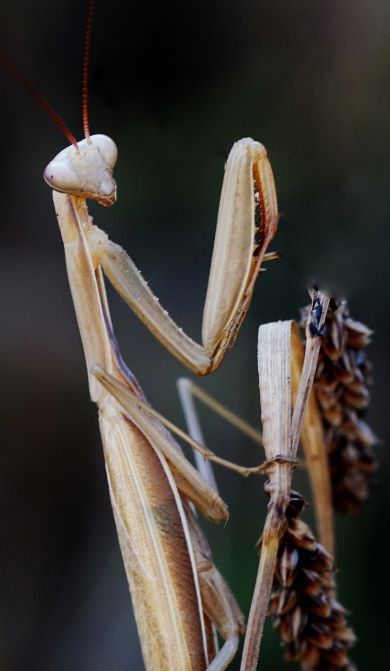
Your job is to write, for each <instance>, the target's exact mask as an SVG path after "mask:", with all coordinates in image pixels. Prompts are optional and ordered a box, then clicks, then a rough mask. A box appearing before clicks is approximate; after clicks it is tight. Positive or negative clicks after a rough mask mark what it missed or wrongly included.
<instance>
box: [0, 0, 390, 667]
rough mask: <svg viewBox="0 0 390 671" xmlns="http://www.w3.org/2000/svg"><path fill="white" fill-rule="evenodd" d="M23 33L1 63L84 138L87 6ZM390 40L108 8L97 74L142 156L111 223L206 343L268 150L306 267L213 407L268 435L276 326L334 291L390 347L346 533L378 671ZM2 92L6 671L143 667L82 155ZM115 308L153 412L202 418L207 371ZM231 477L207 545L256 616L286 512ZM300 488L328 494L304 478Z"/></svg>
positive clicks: (219, 9) (1, 650) (344, 564)
mask: <svg viewBox="0 0 390 671" xmlns="http://www.w3.org/2000/svg"><path fill="white" fill-rule="evenodd" d="M0 16H1V20H0V32H1V43H0V44H1V47H2V48H4V49H5V50H6V52H7V54H8V55H9V56H10V57H11V58H12V59H13V61H14V62H15V63H16V64H17V65H18V66H19V68H20V69H21V70H22V71H23V72H24V73H25V75H26V76H27V77H28V78H29V79H30V80H31V81H32V82H33V83H34V85H35V86H36V87H37V88H38V89H39V90H40V91H41V92H42V93H43V94H44V95H45V96H47V98H48V99H49V100H50V101H51V103H52V105H53V106H54V107H55V109H56V110H57V111H58V112H59V113H60V114H61V115H62V116H63V117H64V119H65V120H66V123H67V124H68V125H69V126H70V128H71V129H72V131H73V133H74V134H76V136H80V135H81V134H82V133H81V121H80V108H81V103H80V77H81V55H82V48H83V31H84V23H85V3H84V2H80V1H77V2H76V1H75V0H67V1H66V2H65V1H63V2H56V3H53V2H48V0H39V1H37V0H35V1H34V2H32V1H27V0H26V1H25V2H22V1H17V0H15V1H14V2H13V3H12V4H11V3H5V2H2V3H1V4H0ZM389 37H390V4H389V3H388V2H385V1H384V0H360V1H359V2H356V1H354V0H337V1H333V0H332V1H331V2H329V1H327V2H325V0H322V1H318V2H311V1H309V0H299V1H296V0H290V2H282V1H281V0H273V1H272V2H270V1H266V2H263V1H261V0H243V1H242V2H231V1H228V0H225V2H215V1H214V0H211V1H209V2H207V3H201V2H193V1H192V0H188V1H187V2H177V1H170V2H169V1H168V2H156V1H155V0H149V2H143V3H142V2H137V3H135V2H123V1H117V2H106V1H105V0H98V2H97V7H96V14H95V19H94V28H93V43H92V44H93V47H92V64H91V103H90V104H91V128H92V131H93V132H104V133H107V134H109V135H111V136H112V137H113V138H114V139H115V140H116V142H117V144H118V147H119V162H118V169H117V173H116V174H117V181H118V194H119V197H118V203H117V205H116V206H115V207H114V208H113V209H111V210H106V211H102V210H101V209H100V210H99V209H98V208H97V207H93V208H92V209H93V213H94V215H95V216H96V221H97V223H98V224H99V226H101V227H102V228H104V229H105V230H106V231H107V232H108V234H109V235H110V237H111V238H112V239H113V240H114V241H116V242H118V243H120V244H122V245H123V246H124V247H125V248H126V249H127V250H128V251H129V253H131V254H132V255H133V256H134V258H135V260H136V263H137V264H139V267H140V268H141V269H142V271H143V272H144V275H145V277H146V278H147V279H148V280H149V282H150V284H151V286H152V287H153V289H154V290H155V292H156V293H157V294H158V295H159V297H160V299H161V300H162V302H163V303H164V305H165V306H166V307H167V309H168V310H169V312H170V313H171V314H172V315H173V317H174V318H175V319H176V320H177V321H178V322H179V324H180V325H181V326H183V327H184V328H185V330H187V331H188V332H189V333H190V334H192V335H193V336H194V337H196V338H199V334H200V323H201V314H202V304H203V300H204V295H205V290H206V285H207V276H208V266H209V262H210V256H211V249H212V242H213V234H214V224H215V220H216V213H217V207H218V198H219V192H220V187H221V182H222V176H223V166H224V161H225V158H226V156H227V154H228V152H229V149H230V147H231V145H232V143H233V142H234V141H235V140H237V139H239V138H241V137H243V136H252V137H254V138H256V139H258V140H260V141H262V142H263V143H264V144H265V145H266V147H267V148H268V151H269V155H270V158H271V161H272V165H273V169H274V173H275V178H276V183H277V190H278V196H279V207H280V212H281V222H280V229H279V233H278V237H277V240H276V242H275V244H274V248H277V249H281V250H282V251H283V253H284V257H283V260H281V261H279V262H277V263H273V264H272V267H270V268H269V271H268V272H267V273H266V274H264V275H263V276H262V277H261V278H260V279H259V281H258V284H257V288H256V292H255V297H254V300H253V303H252V307H251V310H250V313H249V316H248V319H247V321H246V324H245V326H244V328H243V329H242V333H241V334H240V337H239V339H238V341H237V344H236V346H235V348H234V349H233V350H232V351H231V352H230V353H229V356H228V357H227V359H226V361H225V362H224V364H223V366H222V368H221V369H220V371H218V372H217V373H216V374H215V375H214V376H212V377H210V379H206V380H202V382H201V383H202V385H203V386H204V388H205V389H206V390H207V391H209V392H211V393H213V394H215V396H216V397H217V398H218V399H220V400H222V401H224V402H225V403H226V404H227V405H228V406H230V407H232V408H234V409H235V410H236V411H237V412H239V413H240V414H242V415H243V416H244V417H246V418H247V419H249V420H250V421H252V422H253V423H254V424H259V402H258V384H257V371H256V340H257V327H258V325H259V324H260V323H264V322H266V321H271V320H277V319H287V318H291V317H292V318H294V317H297V316H298V308H299V306H301V305H304V304H305V303H306V302H307V295H306V287H307V286H309V285H310V284H311V283H312V282H313V281H316V283H317V284H319V285H320V286H321V287H325V288H329V290H330V291H332V292H333V293H337V294H338V295H340V296H343V297H348V299H349V301H350V306H351V311H352V314H353V316H354V317H356V318H357V319H361V320H362V321H364V322H366V323H367V324H368V325H370V326H371V327H372V328H373V329H374V330H375V339H374V342H373V345H372V346H371V348H370V356H371V359H372V361H373V363H374V366H375V374H374V379H375V386H374V388H373V403H372V408H371V410H370V413H369V421H370V423H371V425H372V426H373V428H374V430H375V431H376V432H377V434H378V435H379V437H380V438H381V439H382V442H381V444H380V445H379V447H378V448H377V453H378V459H379V460H380V464H381V467H380V470H379V471H378V477H377V489H376V491H374V492H373V493H372V496H371V499H370V502H369V503H368V505H367V506H366V508H365V509H364V512H363V514H362V516H361V517H360V518H358V519H356V518H355V519H347V518H340V519H338V521H337V565H338V567H339V573H338V580H339V585H340V600H341V602H342V603H343V604H344V605H345V606H346V607H347V608H348V609H349V610H350V611H351V621H352V622H353V625H354V627H355V630H356V632H357V635H358V637H359V643H358V645H357V646H356V648H355V649H354V651H353V654H352V657H353V658H354V660H355V661H356V663H357V666H358V668H359V669H361V670H362V669H370V671H382V669H383V668H385V665H386V662H387V659H388V635H387V620H388V603H389V590H388V553H387V529H388V525H389V486H388V478H389V466H390V459H389V456H388V451H387V446H386V435H388V429H389V418H390V414H389V412H388V394H389V389H388V387H389V384H390V382H389V381H390V371H389V363H388V344H387V343H388V340H389V329H390V320H389V307H388V304H389V273H390V263H389V247H390V227H389V220H390V193H389V182H390V179H389V177H390V174H389V173H390V152H389V113H390V39H389ZM0 81H1V90H2V96H1V109H0V113H1V126H0V136H1V144H0V146H1V163H2V173H1V198H0V210H1V215H0V217H1V218H0V235H1V243H0V273H1V329H0V361H1V382H2V384H1V405H0V415H1V426H2V429H1V451H0V459H1V471H0V472H1V489H0V491H1V494H0V510H1V539H2V542H1V548H2V550H1V565H0V575H1V600H0V618H1V626H0V667H1V668H2V669H4V671H69V670H70V669H72V670H73V669H80V670H82V671H92V670H93V671H109V670H110V671H111V670H112V669H115V671H130V670H131V671H138V670H140V669H142V668H143V667H142V660H141V657H140V652H139V645H138V642H137V636H136V632H135V627H134V624H133V620H132V615H131V608H130V600H129V596H128V592H127V586H126V581H125V577H124V572H123V569H122V565H121V559H120V554H119V550H118V544H117V540H116V536H115V530H114V524H113V519H112V514H111V510H110V503H109V497H108V491H107V485H106V481H105V471H104V463H103V457H102V451H101V446H100V438H99V435H98V428H97V421H96V411H95V408H94V407H93V406H92V404H91V403H90V402H89V400H88V390H87V385H86V376H85V366H84V362H83V355H82V350H81V345H80V342H79V336H78V332H77V327H76V322H75V318H74V314H73V307H72V304H71V299H70V294H69V289H68V286H67V279H66V273H65V268H64V261H63V251H62V243H61V239H60V235H59V232H58V228H57V224H56V219H55V215H54V211H53V207H52V202H51V195H50V191H49V189H48V188H47V186H46V185H45V184H44V183H43V180H42V176H41V175H42V171H43V169H44V167H45V165H46V163H47V162H48V161H49V160H50V159H51V158H52V157H53V156H54V155H55V154H56V153H57V151H58V150H59V149H61V148H62V147H63V146H65V145H66V140H64V139H63V138H62V137H61V135H60V133H59V132H58V130H57V129H56V128H55V127H54V126H53V124H52V123H51V122H50V120H49V119H48V118H47V117H46V115H45V114H44V113H43V112H42V111H41V109H40V108H39V107H38V106H37V105H36V104H35V102H34V101H33V100H32V99H30V98H29V97H28V96H27V95H26V94H25V92H24V91H22V90H21V89H20V88H19V87H18V85H17V84H16V83H15V82H13V81H12V80H11V79H10V78H9V77H8V76H7V75H6V74H4V73H1V74H0ZM111 300H112V313H113V320H114V323H115V328H116V332H117V336H118V339H119V341H120V344H121V348H122V350H123V354H124V357H125V359H126V361H127V362H128V363H129V365H130V367H132V369H133V370H134V372H135V374H136V375H137V376H138V378H139V379H140V381H141V383H142V385H143V386H144V389H145V392H146V394H147V396H148V398H149V399H150V400H151V402H152V403H153V405H154V406H155V407H156V408H158V409H159V410H160V412H162V413H164V414H166V415H167V416H168V417H169V418H170V419H172V420H173V421H176V422H178V423H181V424H182V423H183V420H182V416H181V410H180V407H179V402H178V400H177V395H176V390H175V380H176V378H177V377H178V376H180V375H183V368H182V367H181V366H180V365H179V364H178V363H176V361H174V360H173V359H172V357H171V356H170V355H169V354H167V353H166V352H164V350H163V349H162V347H161V346H160V345H159V344H158V343H156V342H155V341H154V339H153V337H152V336H151V335H149V334H148V333H147V332H146V331H145V329H144V327H143V326H142V325H140V324H139V323H138V321H137V320H136V318H135V317H134V316H133V315H131V314H129V311H128V309H127V308H126V306H124V305H123V304H122V303H121V301H120V300H118V299H117V298H116V297H115V296H114V295H113V292H111V291H110V301H111ZM201 417H202V421H203V422H204V430H205V434H206V436H207V439H208V442H209V444H210V446H211V447H212V448H213V449H214V450H215V451H217V452H218V453H221V454H223V455H224V456H226V457H227V458H231V459H235V460H237V461H239V462H240V463H244V464H247V463H253V464H254V463H258V462H259V461H261V459H262V455H261V453H260V451H259V450H258V449H257V448H256V446H254V445H252V444H250V443H248V442H247V441H246V440H244V439H243V438H242V437H241V436H240V435H239V434H236V433H235V432H234V431H232V430H231V429H230V428H226V427H225V426H224V424H223V422H222V421H220V420H218V419H215V418H214V417H212V416H211V415H210V413H208V412H203V411H202V412H201ZM217 478H218V482H219V484H220V488H221V493H222V495H223V496H224V498H225V499H226V500H227V501H228V502H229V505H230V511H231V515H230V520H229V523H228V525H227V526H226V528H213V527H211V526H210V525H205V526H206V531H207V534H208V536H209V538H210V540H211V542H212V545H213V550H214V555H215V560H216V563H217V564H218V566H220V568H221V570H222V572H223V573H224V575H225V576H226V578H227V580H228V582H229V583H230V584H231V586H232V588H233V590H234V592H235V594H236V595H237V597H238V599H239V602H240V604H241V606H242V608H243V609H244V611H245V613H247V612H248V609H249V604H250V597H251V590H252V588H253V583H254V579H255V572H256V565H257V557H256V553H255V550H254V546H255V542H256V540H257V538H258V536H259V534H260V529H261V525H262V522H263V519H264V513H265V506H266V499H265V496H264V494H263V491H262V485H261V483H260V482H259V481H256V480H252V481H245V482H244V481H242V480H240V478H239V477H238V476H235V475H233V474H231V473H224V472H222V471H221V469H218V470H217ZM300 481H301V482H300ZM297 487H298V488H301V489H303V491H304V492H305V493H306V494H307V495H308V491H307V487H306V483H305V481H304V478H303V476H302V475H300V476H299V477H298V478H297ZM310 517H311V513H310V512H309V514H308V519H310ZM262 659H263V664H262V668H263V669H270V668H272V669H273V671H282V669H283V668H288V666H286V664H285V663H284V662H283V661H282V651H281V650H280V647H279V642H278V639H277V637H276V635H275V634H274V633H273V632H272V629H271V626H269V627H268V628H267V632H266V636H265V639H264V645H263V648H262ZM238 668H239V666H238V662H237V663H236V664H235V665H233V666H232V669H238ZM290 668H294V667H293V665H290Z"/></svg>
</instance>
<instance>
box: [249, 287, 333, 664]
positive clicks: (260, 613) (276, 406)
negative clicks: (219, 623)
mask: <svg viewBox="0 0 390 671" xmlns="http://www.w3.org/2000/svg"><path fill="white" fill-rule="evenodd" d="M316 298H317V299H318V300H319V301H320V303H319V304H320V306H321V309H322V310H321V315H320V319H319V321H318V324H317V327H318V332H320V329H321V327H322V325H323V322H324V320H325V315H326V310H327V307H328V298H327V297H326V296H324V295H323V294H320V293H317V294H316ZM297 329H298V327H297V325H296V324H295V323H294V322H292V321H286V322H274V323H271V324H266V325H264V326H261V327H260V329H259V340H258V368H259V383H260V402H261V415H262V422H263V443H264V450H265V455H266V459H267V460H268V461H269V462H271V466H270V468H269V479H268V481H267V483H266V491H267V493H268V494H269V496H270V501H269V504H268V512H267V517H266V521H265V525H264V530H263V535H262V544H261V555H260V562H259V568H258V573H257V578H256V585H255V590H254V595H253V599H252V605H251V610H250V614H249V619H248V626H247V632H246V636H245V642H244V650H243V656H242V662H241V671H255V670H256V668H257V661H258V657H259V650H260V643H261V638H262V634H263V628H264V621H265V618H266V615H267V612H268V607H269V601H270V596H271V590H272V584H273V578H274V572H275V566H276V559H277V553H278V548H279V542H280V539H281V537H282V534H283V531H284V528H285V519H286V509H287V506H288V503H289V501H290V493H291V480H292V473H293V466H292V464H291V463H286V462H284V463H278V462H277V461H276V459H277V457H278V456H279V455H282V456H285V457H286V458H287V459H291V460H293V459H295V458H296V453H297V448H298V442H299V436H300V432H301V428H302V422H303V417H304V411H305V407H306V404H307V400H308V397H309V394H310V391H311V386H312V383H313V379H314V375H315V370H316V366H317V360H318V353H319V349H320V338H319V337H318V335H313V334H312V333H311V332H310V331H309V330H308V338H307V342H306V350H305V358H304V364H303V371H302V375H301V380H300V384H299V387H298V391H297V397H296V403H295V408H294V413H293V417H292V419H291V361H292V352H291V344H292V331H294V330H297ZM294 342H296V341H295V339H294V341H293V346H294Z"/></svg>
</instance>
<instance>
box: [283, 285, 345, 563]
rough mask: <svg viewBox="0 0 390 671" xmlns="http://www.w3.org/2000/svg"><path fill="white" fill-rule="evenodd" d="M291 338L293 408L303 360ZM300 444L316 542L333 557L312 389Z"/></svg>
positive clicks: (322, 443)
mask: <svg viewBox="0 0 390 671" xmlns="http://www.w3.org/2000/svg"><path fill="white" fill-rule="evenodd" d="M316 298H317V293H316V292H314V293H313V302H312V305H313V304H314V302H315V300H316ZM325 307H326V306H324V308H325ZM291 337H292V346H291V353H292V361H291V386H292V398H293V404H294V405H295V403H296V397H297V393H298V388H299V383H300V379H301V373H302V367H303V361H304V347H303V344H302V338H301V334H300V332H299V329H298V328H293V329H292V333H291ZM310 341H311V342H312V343H313V344H314V345H315V347H316V350H318V348H319V347H320V339H319V338H318V337H314V336H313V337H311V336H310ZM301 443H302V446H303V450H304V453H305V459H306V467H307V471H308V475H309V478H310V485H311V491H312V496H313V504H314V510H315V514H316V522H317V529H318V534H319V538H320V542H321V543H322V544H323V545H324V546H325V548H326V549H327V551H328V552H329V553H330V554H334V529H333V510H332V486H331V480H330V473H329V464H328V449H327V444H326V440H325V432H324V429H323V425H322V416H321V412H320V410H319V407H318V403H317V400H316V397H315V394H314V392H313V390H312V392H311V394H310V396H309V398H308V400H307V404H306V409H305V413H304V418H303V425H302V432H301Z"/></svg>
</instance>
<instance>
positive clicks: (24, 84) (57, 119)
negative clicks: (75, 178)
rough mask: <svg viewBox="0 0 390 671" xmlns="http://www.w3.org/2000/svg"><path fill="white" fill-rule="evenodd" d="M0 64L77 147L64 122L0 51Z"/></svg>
mask: <svg viewBox="0 0 390 671" xmlns="http://www.w3.org/2000/svg"><path fill="white" fill-rule="evenodd" d="M0 63H1V65H2V66H3V67H4V69H5V70H7V72H9V74H10V75H11V77H13V78H14V79H15V80H16V81H17V82H18V83H19V84H20V85H21V86H22V87H23V88H24V89H25V91H27V93H28V94H29V95H30V96H31V97H32V98H34V100H36V101H37V103H38V104H39V105H40V106H41V107H42V108H43V109H44V110H45V112H46V114H48V115H49V117H50V118H51V119H52V121H54V123H55V124H56V126H58V128H59V129H60V131H61V132H62V133H63V134H64V135H65V137H66V138H67V139H68V140H69V142H71V143H72V144H73V145H74V146H75V147H77V140H76V138H75V137H74V135H73V134H72V133H71V132H70V130H69V128H68V127H67V125H66V124H65V121H64V120H63V119H62V117H60V115H59V114H57V112H55V110H54V109H53V108H52V106H51V105H50V103H49V102H48V100H46V98H45V97H44V96H43V95H42V94H41V93H39V91H37V89H36V88H35V87H34V86H33V85H32V84H31V82H29V81H28V79H26V77H25V76H24V75H23V74H22V73H21V72H20V71H19V70H18V68H17V67H16V66H15V65H14V64H13V63H12V61H10V60H9V58H8V57H7V56H6V55H5V53H4V52H3V51H0Z"/></svg>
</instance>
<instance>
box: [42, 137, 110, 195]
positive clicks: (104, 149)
mask: <svg viewBox="0 0 390 671" xmlns="http://www.w3.org/2000/svg"><path fill="white" fill-rule="evenodd" d="M117 156H118V151H117V148H116V145H115V143H114V142H113V140H111V138H109V137H107V135H91V136H90V137H88V138H86V139H85V140H81V142H78V143H77V144H75V145H74V144H72V145H71V146H70V147H67V148H66V149H63V150H62V151H61V152H60V153H59V154H57V156H56V157H55V158H54V159H53V160H52V161H50V163H49V165H48V166H47V167H46V169H45V171H44V173H43V176H44V179H45V182H46V183H47V184H48V185H49V186H50V187H51V188H52V189H54V190H55V191H60V192H61V193H67V194H69V195H70V196H77V197H78V198H84V199H87V198H91V199H92V200H96V201H97V202H98V203H100V205H104V207H108V206H110V205H113V204H114V203H115V201H116V182H115V180H114V178H113V176H112V171H113V168H114V166H115V163H116V159H117Z"/></svg>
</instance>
